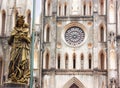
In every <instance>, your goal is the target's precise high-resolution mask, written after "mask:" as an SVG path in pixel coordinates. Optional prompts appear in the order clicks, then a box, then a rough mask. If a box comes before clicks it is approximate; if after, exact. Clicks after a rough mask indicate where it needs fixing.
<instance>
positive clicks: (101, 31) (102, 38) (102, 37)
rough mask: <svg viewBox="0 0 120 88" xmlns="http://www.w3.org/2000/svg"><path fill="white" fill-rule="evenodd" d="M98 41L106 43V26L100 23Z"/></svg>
mask: <svg viewBox="0 0 120 88" xmlns="http://www.w3.org/2000/svg"><path fill="white" fill-rule="evenodd" d="M99 41H100V42H105V41H106V26H105V24H104V22H101V24H100V25H99Z"/></svg>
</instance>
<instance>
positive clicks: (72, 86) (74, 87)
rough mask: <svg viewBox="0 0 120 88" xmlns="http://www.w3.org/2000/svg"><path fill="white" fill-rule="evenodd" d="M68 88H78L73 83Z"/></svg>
mask: <svg viewBox="0 0 120 88" xmlns="http://www.w3.org/2000/svg"><path fill="white" fill-rule="evenodd" d="M70 88H79V87H78V86H77V85H76V84H75V83H73V84H72V85H71V86H70Z"/></svg>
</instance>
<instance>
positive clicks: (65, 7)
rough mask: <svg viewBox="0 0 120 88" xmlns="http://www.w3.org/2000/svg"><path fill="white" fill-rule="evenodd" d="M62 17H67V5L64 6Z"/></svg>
mask: <svg viewBox="0 0 120 88" xmlns="http://www.w3.org/2000/svg"><path fill="white" fill-rule="evenodd" d="M64 15H65V16H66V15H67V5H66V4H65V6H64Z"/></svg>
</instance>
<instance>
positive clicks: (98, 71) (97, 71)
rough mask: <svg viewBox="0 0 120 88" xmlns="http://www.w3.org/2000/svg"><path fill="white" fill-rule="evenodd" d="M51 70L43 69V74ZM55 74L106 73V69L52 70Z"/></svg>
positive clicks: (49, 72) (47, 73) (48, 73)
mask: <svg viewBox="0 0 120 88" xmlns="http://www.w3.org/2000/svg"><path fill="white" fill-rule="evenodd" d="M52 72H53V71H51V70H50V69H48V70H43V75H50V74H51V73H52ZM54 73H55V74H56V75H73V74H74V75H95V74H97V75H107V70H61V69H59V70H54Z"/></svg>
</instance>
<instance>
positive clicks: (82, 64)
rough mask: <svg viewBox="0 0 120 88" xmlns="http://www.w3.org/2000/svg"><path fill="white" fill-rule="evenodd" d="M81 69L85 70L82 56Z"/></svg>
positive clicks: (82, 56)
mask: <svg viewBox="0 0 120 88" xmlns="http://www.w3.org/2000/svg"><path fill="white" fill-rule="evenodd" d="M81 69H84V55H83V54H81Z"/></svg>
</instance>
